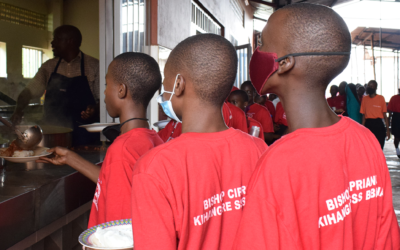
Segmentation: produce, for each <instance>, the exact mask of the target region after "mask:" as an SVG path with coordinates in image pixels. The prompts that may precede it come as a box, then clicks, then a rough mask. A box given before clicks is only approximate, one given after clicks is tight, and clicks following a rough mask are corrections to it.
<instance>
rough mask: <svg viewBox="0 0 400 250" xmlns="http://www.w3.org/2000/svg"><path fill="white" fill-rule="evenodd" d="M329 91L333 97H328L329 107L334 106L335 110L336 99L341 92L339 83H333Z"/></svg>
mask: <svg viewBox="0 0 400 250" xmlns="http://www.w3.org/2000/svg"><path fill="white" fill-rule="evenodd" d="M329 93H330V94H331V97H329V98H328V99H326V101H327V102H328V105H329V107H331V108H332V110H333V111H335V110H336V99H337V94H338V93H339V87H338V86H337V85H332V86H331V88H330V90H329Z"/></svg>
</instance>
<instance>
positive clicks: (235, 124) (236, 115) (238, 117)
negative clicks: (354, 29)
mask: <svg viewBox="0 0 400 250" xmlns="http://www.w3.org/2000/svg"><path fill="white" fill-rule="evenodd" d="M226 104H227V105H228V107H229V109H230V111H231V112H232V126H231V127H232V128H235V129H239V130H242V131H243V132H245V133H248V132H249V131H248V129H247V121H246V114H245V113H244V112H243V110H241V109H240V108H238V107H236V106H235V105H233V104H232V103H230V102H227V103H226Z"/></svg>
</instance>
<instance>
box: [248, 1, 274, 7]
mask: <svg viewBox="0 0 400 250" xmlns="http://www.w3.org/2000/svg"><path fill="white" fill-rule="evenodd" d="M249 1H250V2H253V3H259V4H264V5H267V6H269V7H274V8H275V7H276V4H274V3H268V2H264V1H261V0H249Z"/></svg>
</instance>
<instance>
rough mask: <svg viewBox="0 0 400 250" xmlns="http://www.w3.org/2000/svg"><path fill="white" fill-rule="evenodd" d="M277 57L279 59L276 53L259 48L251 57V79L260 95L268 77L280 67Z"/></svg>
mask: <svg viewBox="0 0 400 250" xmlns="http://www.w3.org/2000/svg"><path fill="white" fill-rule="evenodd" d="M276 59H278V55H277V54H276V53H268V52H262V51H259V50H258V48H257V49H256V50H255V51H254V53H253V56H252V57H251V59H250V64H249V74H250V80H251V83H252V84H253V86H254V88H255V89H256V91H257V93H258V94H259V95H261V90H262V89H263V87H264V85H265V83H266V82H267V80H268V78H269V77H270V76H271V75H272V74H273V73H275V71H277V70H278V68H279V62H276V61H275V60H276Z"/></svg>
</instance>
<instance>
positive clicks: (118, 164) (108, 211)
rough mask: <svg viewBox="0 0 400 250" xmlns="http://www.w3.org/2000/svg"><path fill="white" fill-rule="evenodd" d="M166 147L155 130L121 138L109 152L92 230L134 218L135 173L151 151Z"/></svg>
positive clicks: (135, 131) (137, 131)
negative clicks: (137, 162)
mask: <svg viewBox="0 0 400 250" xmlns="http://www.w3.org/2000/svg"><path fill="white" fill-rule="evenodd" d="M161 144H163V141H162V139H161V138H160V137H159V136H158V135H157V133H156V132H155V131H154V130H150V129H147V128H136V129H132V130H130V131H129V132H127V133H125V134H122V135H120V136H118V137H117V138H116V139H115V141H114V142H113V143H112V144H111V145H110V147H109V148H108V150H107V154H106V157H105V159H104V162H103V165H102V167H101V170H100V175H99V180H98V181H97V188H96V193H95V196H94V198H93V204H92V212H91V213H90V219H89V225H88V228H90V227H93V226H95V225H98V224H101V223H104V222H108V221H113V220H121V219H130V218H131V217H132V214H131V213H132V209H131V202H130V200H129V199H130V197H131V192H132V186H131V185H132V170H133V166H134V165H135V163H136V161H137V160H138V159H139V158H140V157H141V156H142V155H144V154H145V153H147V152H148V151H149V150H151V149H153V148H154V147H156V146H158V145H161Z"/></svg>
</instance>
